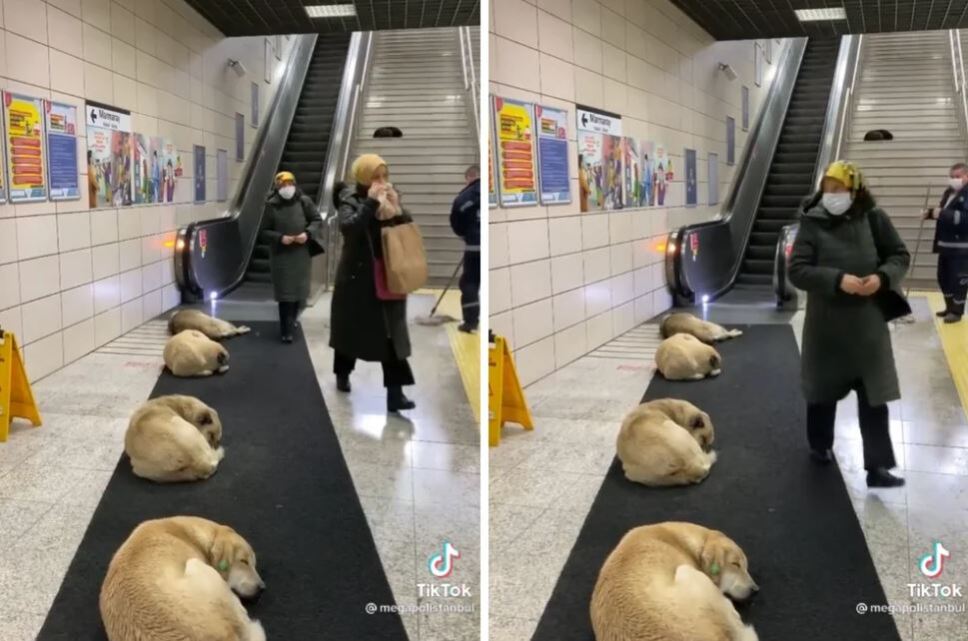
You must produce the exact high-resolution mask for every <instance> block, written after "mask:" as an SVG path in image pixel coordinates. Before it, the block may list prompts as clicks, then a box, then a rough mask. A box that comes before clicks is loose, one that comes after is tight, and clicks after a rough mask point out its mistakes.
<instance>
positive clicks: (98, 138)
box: [84, 102, 133, 208]
mask: <svg viewBox="0 0 968 641" xmlns="http://www.w3.org/2000/svg"><path fill="white" fill-rule="evenodd" d="M84 111H85V119H86V122H87V183H88V204H89V205H90V206H91V208H97V207H121V206H124V205H130V204H131V202H132V194H133V191H132V190H133V186H132V180H131V176H132V167H131V114H130V112H128V111H125V110H123V109H116V108H114V107H109V106H107V105H101V104H98V103H90V102H89V103H87V105H86V106H85V108H84Z"/></svg>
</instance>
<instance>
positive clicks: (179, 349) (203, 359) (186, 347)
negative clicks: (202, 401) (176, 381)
mask: <svg viewBox="0 0 968 641" xmlns="http://www.w3.org/2000/svg"><path fill="white" fill-rule="evenodd" d="M164 356H165V366H167V367H168V369H170V370H171V373H172V374H174V375H175V376H211V375H212V374H215V373H216V372H218V373H219V374H222V373H223V372H225V371H227V370H228V368H229V366H228V362H229V350H227V349H225V346H224V345H222V344H221V343H216V342H215V341H213V340H212V339H210V338H209V337H208V336H206V335H205V334H203V333H201V332H200V331H198V330H195V329H186V330H185V331H183V332H178V333H177V334H175V335H174V336H172V337H171V338H169V339H168V342H167V343H166V344H165V352H164Z"/></svg>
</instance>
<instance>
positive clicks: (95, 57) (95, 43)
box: [84, 23, 111, 69]
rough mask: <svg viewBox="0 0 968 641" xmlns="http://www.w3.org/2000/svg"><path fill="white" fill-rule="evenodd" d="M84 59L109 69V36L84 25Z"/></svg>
mask: <svg viewBox="0 0 968 641" xmlns="http://www.w3.org/2000/svg"><path fill="white" fill-rule="evenodd" d="M84 59H85V60H86V61H88V62H93V63H94V64H96V65H99V66H101V67H105V68H107V69H110V68H111V34H110V33H108V32H105V31H101V30H100V29H98V28H97V27H95V26H93V25H90V24H87V23H84Z"/></svg>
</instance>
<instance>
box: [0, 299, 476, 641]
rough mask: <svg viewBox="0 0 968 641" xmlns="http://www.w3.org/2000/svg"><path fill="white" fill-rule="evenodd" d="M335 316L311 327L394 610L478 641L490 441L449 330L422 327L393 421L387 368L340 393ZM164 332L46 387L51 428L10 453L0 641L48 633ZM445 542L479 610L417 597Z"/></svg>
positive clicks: (26, 435)
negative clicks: (332, 330)
mask: <svg viewBox="0 0 968 641" xmlns="http://www.w3.org/2000/svg"><path fill="white" fill-rule="evenodd" d="M431 302H432V301H431V300H430V299H429V297H415V298H414V299H413V302H412V305H411V310H410V313H411V316H412V317H413V316H414V315H416V314H418V313H422V314H426V313H427V312H428V311H429V308H430V304H431ZM328 315H329V304H328V301H327V300H325V299H323V300H322V301H320V303H319V304H317V305H316V306H315V307H314V308H312V309H310V310H308V311H307V313H306V315H305V316H304V318H303V327H304V329H305V332H306V334H307V336H308V339H309V343H310V351H311V354H312V358H313V362H314V365H315V367H316V369H317V371H318V373H319V377H320V384H321V387H322V389H323V394H324V396H325V398H326V402H327V405H328V407H329V410H330V414H331V416H332V419H333V422H334V424H335V426H336V430H337V433H338V435H339V438H340V443H341V445H342V447H343V452H344V455H345V456H346V460H347V463H348V465H349V468H350V470H351V474H352V475H353V480H354V483H355V484H356V487H357V491H358V493H359V494H360V498H361V501H362V503H363V508H364V511H365V512H366V514H367V517H368V519H369V521H370V524H371V528H372V530H373V534H374V538H375V539H376V542H377V547H378V550H379V552H380V556H381V559H382V560H383V564H384V568H385V570H386V573H387V576H388V578H389V580H390V583H391V586H392V587H393V591H394V595H395V596H396V600H397V603H399V604H401V605H409V606H423V607H424V609H427V608H429V607H436V606H447V607H453V606H462V607H465V608H467V607H472V608H473V609H474V611H473V613H441V612H418V613H415V614H410V615H404V616H403V619H404V622H405V624H406V626H407V629H408V631H409V635H410V638H411V641H418V640H420V641H435V640H437V639H446V640H447V641H461V640H463V639H477V638H478V636H479V632H478V630H479V625H480V624H479V621H480V619H479V611H478V610H479V598H480V596H479V595H480V590H479V569H478V568H479V562H480V561H479V559H480V556H479V547H480V535H479V531H480V530H479V473H480V470H479V468H480V458H479V453H478V452H479V450H478V438H479V436H478V430H477V427H476V421H475V420H474V418H473V415H472V413H471V410H470V409H469V406H468V403H467V399H466V395H465V393H464V389H463V386H462V385H461V381H460V377H459V375H458V373H457V369H456V366H455V365H454V362H453V357H452V356H451V352H450V347H449V344H448V340H447V336H446V331H445V328H443V327H421V326H419V325H413V326H412V329H411V337H412V341H413V344H414V350H415V354H414V357H413V360H412V366H413V369H414V372H415V375H416V377H417V380H418V385H417V386H416V387H415V388H414V389H413V390H412V394H411V396H412V397H413V398H414V399H415V400H416V401H417V403H418V408H417V410H415V411H414V412H411V413H410V415H409V420H404V419H401V418H388V417H387V415H386V412H385V406H384V402H385V400H384V392H383V388H382V382H381V381H382V379H381V376H380V368H379V366H378V365H368V364H361V365H360V367H359V369H358V371H357V373H356V374H355V375H354V380H353V384H354V390H353V393H352V394H351V395H349V396H346V395H342V394H338V393H337V392H336V390H335V388H334V386H333V381H332V376H331V375H330V374H329V368H330V367H331V350H329V348H328V347H327V344H328V338H329V331H328V324H327V320H326V319H327V317H328ZM156 330H157V327H147V328H143V329H142V330H141V331H140V335H141V338H142V340H141V341H137V340H136V341H127V342H125V341H121V342H116V344H113V347H112V348H111V349H110V350H107V351H105V352H103V353H97V354H91V355H89V356H86V357H85V358H83V359H81V360H80V361H77V362H75V363H74V364H72V365H70V366H69V367H67V368H65V369H63V370H61V371H59V372H56V373H54V374H53V375H51V376H50V377H48V378H45V379H43V380H42V381H40V382H39V383H38V384H36V385H35V386H34V392H35V396H36V397H37V398H38V400H39V403H40V407H41V412H42V413H43V418H44V426H43V427H41V428H39V429H33V428H29V427H21V426H16V427H15V428H14V430H13V433H12V434H11V436H10V439H9V441H8V442H7V443H3V444H0V541H3V545H0V600H2V601H3V607H0V640H2V641H32V640H33V639H34V637H35V635H36V633H37V631H38V630H39V629H40V626H41V624H42V623H43V620H44V617H45V616H46V612H47V610H48V608H49V607H50V604H51V602H52V600H53V598H54V596H55V595H56V593H57V589H58V587H59V586H60V583H61V581H62V579H63V576H64V573H65V572H66V570H67V566H68V564H69V563H70V560H71V558H72V557H73V555H74V552H75V550H76V548H77V545H78V544H79V543H80V540H81V537H82V536H83V533H84V530H85V529H86V527H87V524H88V522H89V521H90V518H91V515H92V514H93V511H94V508H95V507H96V506H97V503H98V501H99V500H100V497H101V494H102V493H103V491H104V488H105V486H106V485H107V482H108V479H109V478H110V476H111V473H112V471H113V470H114V466H115V464H116V463H117V460H118V457H119V456H120V455H121V451H122V449H123V445H122V443H123V435H124V430H125V429H126V427H127V421H128V417H129V416H130V414H131V412H132V411H133V410H134V409H135V408H136V407H137V406H138V405H139V404H140V403H142V402H143V401H144V399H145V398H147V396H148V394H149V393H150V392H151V389H152V387H153V386H154V384H155V381H156V380H157V377H158V374H159V371H160V368H161V359H160V352H159V351H158V350H157V349H156V348H153V347H152V340H154V341H156V342H157V340H159V339H158V338H157V337H154V334H158V332H157V331H156ZM161 340H163V338H162V339H161ZM445 539H447V540H449V541H450V542H451V543H452V544H453V545H454V546H456V547H457V549H458V550H460V553H461V558H460V560H458V561H457V562H456V569H455V571H454V575H453V576H452V577H450V578H449V579H448V580H449V581H450V582H451V583H466V584H468V585H469V586H470V589H471V592H472V594H473V597H472V598H469V599H466V598H465V599H450V598H432V597H428V598H421V597H419V595H418V590H419V588H418V584H420V583H434V582H435V580H434V579H433V577H432V576H431V575H430V573H429V572H428V570H427V567H426V563H427V558H428V557H429V556H430V555H431V554H432V553H434V552H435V551H437V550H439V549H440V547H441V545H442V543H443V541H444V540H445ZM436 582H437V583H440V582H441V581H436ZM363 605H364V604H360V607H361V608H362V607H363Z"/></svg>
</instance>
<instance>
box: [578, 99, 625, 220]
mask: <svg viewBox="0 0 968 641" xmlns="http://www.w3.org/2000/svg"><path fill="white" fill-rule="evenodd" d="M576 115H577V120H578V122H577V127H578V188H579V197H580V208H581V211H583V212H588V211H601V210H603V209H604V210H610V209H621V208H622V206H623V204H624V199H623V193H622V191H623V189H622V188H623V181H624V180H623V179H624V176H623V173H622V160H623V156H624V148H625V144H624V141H623V138H622V118H621V116H619V115H617V114H610V113H606V112H600V111H593V110H590V109H587V108H585V107H581V106H578V107H577V109H576Z"/></svg>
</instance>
